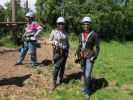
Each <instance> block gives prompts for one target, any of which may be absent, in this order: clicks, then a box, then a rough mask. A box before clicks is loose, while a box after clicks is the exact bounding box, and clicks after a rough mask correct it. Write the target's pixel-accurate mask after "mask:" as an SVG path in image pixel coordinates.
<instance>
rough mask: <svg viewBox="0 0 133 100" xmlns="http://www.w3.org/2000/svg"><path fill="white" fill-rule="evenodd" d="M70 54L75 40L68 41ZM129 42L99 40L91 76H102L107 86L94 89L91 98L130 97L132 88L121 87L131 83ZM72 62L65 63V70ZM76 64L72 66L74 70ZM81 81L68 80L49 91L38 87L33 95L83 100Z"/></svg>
mask: <svg viewBox="0 0 133 100" xmlns="http://www.w3.org/2000/svg"><path fill="white" fill-rule="evenodd" d="M70 43H71V48H70V49H71V53H74V50H75V49H76V46H77V42H76V41H73V42H72V41H71V42H70ZM132 51H133V43H132V42H126V43H125V44H121V43H119V42H116V41H112V42H110V43H107V42H101V51H100V54H99V57H98V59H97V60H96V63H95V65H94V68H93V77H94V78H97V79H98V78H104V79H105V80H106V81H107V82H108V86H107V87H105V88H101V89H98V90H97V91H96V92H95V93H94V94H93V95H92V96H91V100H128V98H129V97H130V96H133V90H132V89H123V87H124V86H125V85H128V84H132V85H133V75H132V73H133V70H132V67H133V53H132ZM74 66H75V64H67V65H66V70H71V69H72V67H74ZM76 68H77V67H75V69H76ZM113 82H114V83H113ZM82 88H83V81H81V80H74V79H72V80H70V82H68V83H64V84H62V85H61V86H59V87H58V88H57V89H56V90H55V91H54V92H53V93H49V92H48V90H47V89H41V90H40V92H39V93H38V94H37V95H39V96H41V98H42V100H43V99H46V98H47V99H48V100H84V95H83V93H82Z"/></svg>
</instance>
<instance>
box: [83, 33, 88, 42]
mask: <svg viewBox="0 0 133 100" xmlns="http://www.w3.org/2000/svg"><path fill="white" fill-rule="evenodd" d="M88 34H89V32H86V31H85V32H83V36H84V40H85V41H87V36H88Z"/></svg>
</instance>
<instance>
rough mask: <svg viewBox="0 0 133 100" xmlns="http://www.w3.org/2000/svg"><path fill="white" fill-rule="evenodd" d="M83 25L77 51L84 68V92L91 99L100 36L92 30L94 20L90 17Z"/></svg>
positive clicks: (86, 18) (84, 19)
mask: <svg viewBox="0 0 133 100" xmlns="http://www.w3.org/2000/svg"><path fill="white" fill-rule="evenodd" d="M81 23H82V24H83V32H82V33H81V34H80V37H79V42H80V43H79V46H78V49H77V59H80V64H81V66H82V68H83V74H84V83H85V88H84V90H83V92H84V93H85V95H86V96H87V97H88V99H89V97H90V95H91V93H92V92H93V89H92V88H91V73H92V68H93V64H94V61H95V60H96V58H97V56H98V54H99V51H100V46H99V38H98V34H97V33H96V32H95V31H94V30H92V29H91V24H92V20H91V18H90V17H84V18H83V19H82V21H81Z"/></svg>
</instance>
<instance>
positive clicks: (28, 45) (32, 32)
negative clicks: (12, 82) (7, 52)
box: [16, 12, 42, 66]
mask: <svg viewBox="0 0 133 100" xmlns="http://www.w3.org/2000/svg"><path fill="white" fill-rule="evenodd" d="M25 17H26V21H27V25H26V28H25V33H24V34H23V36H22V38H23V42H24V43H23V47H22V48H21V49H20V56H19V58H18V60H17V63H16V65H21V64H23V60H24V58H25V55H26V53H27V51H28V49H30V53H31V64H32V66H34V65H37V57H36V48H37V47H36V43H37V39H38V38H37V37H38V34H39V33H40V32H41V30H42V27H41V25H40V24H39V23H37V22H35V21H33V20H34V13H33V12H28V13H26V15H25Z"/></svg>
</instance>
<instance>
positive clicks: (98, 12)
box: [36, 0, 133, 40]
mask: <svg viewBox="0 0 133 100" xmlns="http://www.w3.org/2000/svg"><path fill="white" fill-rule="evenodd" d="M36 6H37V16H38V20H39V21H40V22H43V21H44V20H47V22H48V24H49V25H50V26H51V27H55V25H56V24H55V22H56V18H57V17H58V16H64V17H65V19H66V29H67V31H69V32H74V33H76V34H79V33H80V32H81V29H82V28H81V24H80V21H81V19H82V18H83V17H84V16H91V17H92V19H93V28H94V29H95V30H96V31H97V32H98V33H99V34H100V35H101V37H102V38H104V39H106V40H110V39H120V40H125V39H132V37H133V29H132V26H133V12H132V11H133V2H132V1H130V2H129V3H128V5H127V6H120V5H115V4H114V3H113V2H112V1H111V0H84V1H83V0H63V1H62V0H37V4H36ZM42 8H43V10H42Z"/></svg>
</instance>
